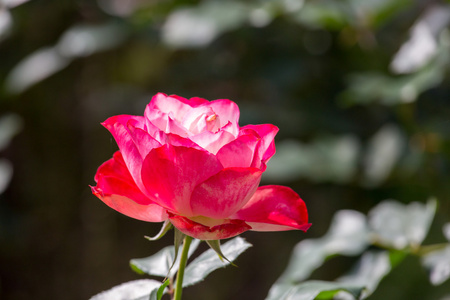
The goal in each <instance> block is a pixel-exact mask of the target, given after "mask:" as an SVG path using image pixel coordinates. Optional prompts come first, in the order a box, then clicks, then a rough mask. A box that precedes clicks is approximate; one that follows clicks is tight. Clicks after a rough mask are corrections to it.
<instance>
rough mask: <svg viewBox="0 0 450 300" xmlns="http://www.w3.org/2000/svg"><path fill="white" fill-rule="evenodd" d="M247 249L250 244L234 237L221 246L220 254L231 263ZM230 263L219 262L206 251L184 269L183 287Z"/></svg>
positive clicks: (211, 253)
mask: <svg viewBox="0 0 450 300" xmlns="http://www.w3.org/2000/svg"><path fill="white" fill-rule="evenodd" d="M249 247H251V244H250V243H248V242H246V241H245V240H244V239H243V238H241V237H236V238H234V239H232V240H230V241H228V242H226V243H225V244H223V245H222V253H223V255H225V256H227V257H228V258H229V259H230V261H233V260H235V259H236V258H237V257H238V256H239V255H240V254H241V253H243V252H244V251H245V250H247V249H248V248H249ZM230 261H221V260H220V259H219V258H218V257H217V254H216V252H215V251H214V250H212V249H208V250H207V251H205V252H203V253H202V254H201V255H200V256H198V257H197V258H196V259H194V260H193V261H192V262H191V263H190V264H189V265H188V266H187V267H186V270H185V275H184V282H183V287H186V286H190V285H193V284H196V283H198V282H200V281H202V280H203V279H204V278H205V277H206V276H208V274H209V273H211V272H212V271H214V270H216V269H218V268H223V267H225V266H227V265H228V264H230Z"/></svg>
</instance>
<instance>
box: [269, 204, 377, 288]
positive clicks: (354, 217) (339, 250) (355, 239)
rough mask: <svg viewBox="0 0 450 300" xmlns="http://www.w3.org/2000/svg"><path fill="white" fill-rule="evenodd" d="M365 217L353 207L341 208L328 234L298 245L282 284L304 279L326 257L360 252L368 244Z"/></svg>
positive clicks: (280, 281) (279, 281)
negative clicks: (352, 208) (349, 208)
mask: <svg viewBox="0 0 450 300" xmlns="http://www.w3.org/2000/svg"><path fill="white" fill-rule="evenodd" d="M368 236H369V234H368V228H367V224H366V217H365V216H364V215H363V214H361V213H359V212H357V211H353V210H342V211H338V212H337V213H336V214H335V216H334V218H333V221H332V223H331V226H330V230H329V231H328V233H327V234H326V235H325V236H324V237H322V238H319V239H309V240H304V241H302V242H300V243H299V244H297V245H296V246H295V248H294V251H293V253H292V255H291V259H290V261H289V265H288V267H287V268H286V270H285V272H284V273H283V274H282V276H281V277H280V279H279V280H278V281H277V283H278V284H280V283H295V282H299V281H301V280H304V279H306V278H308V277H309V275H310V274H311V273H312V272H313V271H314V270H315V269H317V268H318V267H320V266H321V265H322V264H323V263H324V262H325V260H326V259H327V258H329V257H331V256H334V255H336V254H341V255H358V254H360V253H361V252H362V251H364V249H365V248H366V247H367V245H368V244H369V240H368Z"/></svg>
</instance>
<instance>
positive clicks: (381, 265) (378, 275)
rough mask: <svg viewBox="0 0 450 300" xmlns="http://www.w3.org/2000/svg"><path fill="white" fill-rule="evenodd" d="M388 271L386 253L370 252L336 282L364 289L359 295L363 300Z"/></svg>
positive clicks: (387, 254)
mask: <svg viewBox="0 0 450 300" xmlns="http://www.w3.org/2000/svg"><path fill="white" fill-rule="evenodd" d="M390 271H391V264H390V258H389V253H388V252H387V251H381V252H374V251H371V252H366V253H364V255H363V256H362V257H361V259H360V260H359V262H358V265H357V266H356V268H354V269H353V270H352V271H351V272H350V273H349V274H348V275H346V276H343V277H340V278H339V279H338V280H337V281H339V282H342V283H346V284H355V285H359V286H363V287H365V288H364V290H363V291H362V295H361V299H365V298H367V297H368V296H370V295H371V294H372V293H373V292H374V291H375V289H376V288H377V286H378V284H379V283H380V281H381V280H382V279H383V278H384V276H386V275H387V274H388V273H389V272H390Z"/></svg>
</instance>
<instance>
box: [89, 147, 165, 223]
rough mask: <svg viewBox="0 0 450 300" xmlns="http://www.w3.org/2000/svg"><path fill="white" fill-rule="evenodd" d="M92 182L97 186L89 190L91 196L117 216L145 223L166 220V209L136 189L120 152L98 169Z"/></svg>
mask: <svg viewBox="0 0 450 300" xmlns="http://www.w3.org/2000/svg"><path fill="white" fill-rule="evenodd" d="M95 181H96V182H97V186H95V187H92V192H93V193H94V195H96V196H97V197H98V198H99V199H100V200H102V201H103V202H104V203H105V204H106V205H108V206H109V207H111V208H113V209H115V210H117V211H118V212H120V213H122V214H124V215H127V216H129V217H132V218H135V219H138V220H143V221H148V222H161V221H164V220H165V219H167V214H166V212H165V209H163V208H162V207H161V206H159V205H157V204H155V203H154V202H153V201H151V200H150V199H149V198H148V197H146V196H145V195H144V194H143V193H142V192H141V191H140V190H139V188H138V187H137V186H136V184H135V183H134V180H133V178H132V177H131V174H130V172H129V171H128V169H127V167H126V165H125V162H124V160H123V157H122V154H121V153H120V152H119V151H117V152H116V153H115V154H114V156H113V158H111V159H110V160H108V161H106V162H105V163H103V164H102V165H101V166H100V167H99V168H98V170H97V173H96V174H95Z"/></svg>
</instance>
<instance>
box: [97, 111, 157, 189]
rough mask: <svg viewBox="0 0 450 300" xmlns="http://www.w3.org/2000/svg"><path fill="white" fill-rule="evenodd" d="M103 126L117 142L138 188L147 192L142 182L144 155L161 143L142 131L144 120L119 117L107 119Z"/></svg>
mask: <svg viewBox="0 0 450 300" xmlns="http://www.w3.org/2000/svg"><path fill="white" fill-rule="evenodd" d="M102 125H103V126H105V128H106V129H108V130H109V131H110V132H111V134H112V136H113V137H114V139H115V140H116V142H117V145H118V146H119V149H120V151H121V152H122V155H123V158H124V161H125V164H126V165H127V167H128V170H129V171H130V173H131V176H132V177H133V179H134V181H135V182H136V184H137V186H138V187H139V188H140V189H141V190H142V191H145V189H144V186H143V184H142V180H141V167H142V161H143V157H145V156H143V155H146V153H148V152H150V150H151V149H153V148H155V147H159V146H160V143H159V142H158V141H156V140H155V139H153V138H152V137H151V136H150V135H148V134H146V132H145V131H143V130H142V129H141V128H143V127H145V121H144V118H143V117H138V116H129V115H119V116H114V117H111V118H109V119H107V120H106V121H105V122H103V123H102ZM138 126H139V127H138Z"/></svg>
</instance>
